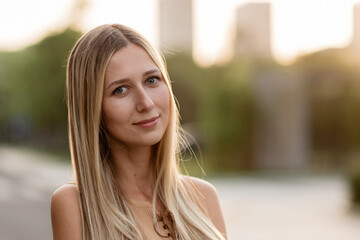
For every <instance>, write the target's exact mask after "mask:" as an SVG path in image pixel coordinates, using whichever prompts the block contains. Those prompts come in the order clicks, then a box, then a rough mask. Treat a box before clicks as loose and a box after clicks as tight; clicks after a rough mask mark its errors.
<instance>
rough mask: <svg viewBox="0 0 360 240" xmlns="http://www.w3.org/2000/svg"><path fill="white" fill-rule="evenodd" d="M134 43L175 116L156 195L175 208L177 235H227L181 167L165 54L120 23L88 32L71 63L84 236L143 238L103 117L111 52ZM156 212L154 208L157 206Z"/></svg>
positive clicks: (74, 155)
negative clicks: (156, 72)
mask: <svg viewBox="0 0 360 240" xmlns="http://www.w3.org/2000/svg"><path fill="white" fill-rule="evenodd" d="M129 43H133V44H136V45H138V46H140V47H142V48H143V49H144V50H146V51H147V52H148V54H149V55H150V57H151V58H152V59H153V61H154V62H155V64H156V65H157V66H158V68H159V69H160V71H161V73H162V76H163V78H164V79H165V82H166V84H167V86H168V88H169V92H170V96H171V98H170V99H171V100H170V101H171V103H170V120H169V125H168V127H167V129H166V131H165V134H164V136H163V138H162V140H161V141H160V142H159V143H158V144H157V145H156V147H154V148H155V153H156V157H155V167H154V171H155V172H154V174H155V176H156V182H155V191H154V197H153V199H154V200H153V206H154V205H155V198H156V197H159V198H160V200H161V201H162V202H163V204H164V205H165V207H166V208H167V209H168V210H169V211H170V212H172V214H173V217H174V220H175V222H176V226H177V230H178V233H177V234H178V239H184V240H193V239H224V238H223V237H222V235H221V233H220V232H219V231H218V230H217V229H216V228H215V227H214V226H213V224H212V223H211V221H210V220H209V219H208V218H207V217H206V216H205V214H203V212H202V211H201V210H200V208H199V207H198V205H197V204H196V201H195V200H194V194H191V192H189V190H187V189H189V186H186V185H188V184H187V183H186V181H184V180H183V177H182V175H181V173H180V171H179V168H178V150H179V138H180V134H179V131H180V126H179V114H178V110H177V107H176V104H175V99H174V96H173V94H172V90H171V83H170V80H169V76H168V73H167V69H166V66H165V62H164V59H163V57H162V55H161V54H160V53H159V52H158V51H157V50H155V49H154V48H153V47H152V46H151V44H150V43H149V42H148V41H146V39H145V38H144V37H142V36H141V35H140V34H139V33H137V32H136V31H134V30H133V29H130V28H128V27H126V26H123V25H119V24H112V25H102V26H99V27H97V28H95V29H93V30H91V31H90V32H88V33H86V34H85V35H83V36H82V37H81V38H80V39H79V40H78V41H77V43H76V44H75V46H74V48H73V49H72V51H71V53H70V56H69V59H68V65H67V85H66V86H67V104H68V124H69V141H70V151H71V159H72V164H73V168H74V171H75V178H76V184H77V187H78V191H79V202H80V211H81V218H82V235H83V239H84V240H103V239H109V240H119V239H131V240H141V239H143V236H142V233H141V232H140V229H139V227H138V225H137V223H136V220H135V219H134V216H133V214H132V212H131V208H130V207H129V205H128V203H127V201H126V198H125V197H124V194H123V193H122V192H121V190H120V189H119V188H118V187H117V186H116V184H115V180H114V173H113V172H112V170H111V169H112V164H113V163H112V161H111V158H110V157H109V155H108V153H109V145H108V142H107V140H106V139H107V138H106V130H105V127H104V124H103V121H102V109H101V105H102V97H103V85H104V77H105V71H106V68H107V65H108V63H109V60H110V59H111V57H112V55H113V54H114V53H115V52H116V51H117V50H119V49H120V48H123V47H126V46H127V45H128V44H129ZM153 211H154V212H155V210H153Z"/></svg>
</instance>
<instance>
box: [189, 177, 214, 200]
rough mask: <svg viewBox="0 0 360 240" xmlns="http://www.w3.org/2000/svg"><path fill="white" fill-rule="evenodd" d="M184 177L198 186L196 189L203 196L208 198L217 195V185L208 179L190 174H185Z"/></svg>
mask: <svg viewBox="0 0 360 240" xmlns="http://www.w3.org/2000/svg"><path fill="white" fill-rule="evenodd" d="M183 178H184V180H185V181H187V182H188V183H190V184H192V185H193V186H194V187H196V189H197V190H198V191H199V193H200V194H201V195H202V196H203V198H205V199H207V198H209V197H214V196H217V191H216V189H215V187H214V186H213V185H212V184H211V183H209V182H208V181H205V180H203V179H200V178H196V177H190V176H183Z"/></svg>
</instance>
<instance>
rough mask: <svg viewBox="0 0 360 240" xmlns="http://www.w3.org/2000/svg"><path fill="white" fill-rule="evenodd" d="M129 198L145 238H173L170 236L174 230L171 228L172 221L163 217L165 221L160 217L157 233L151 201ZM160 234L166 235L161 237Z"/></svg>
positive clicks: (156, 239) (162, 239)
mask: <svg viewBox="0 0 360 240" xmlns="http://www.w3.org/2000/svg"><path fill="white" fill-rule="evenodd" d="M129 200H130V201H129V203H130V206H131V209H132V211H133V214H134V215H135V219H136V220H137V223H138V225H139V227H140V229H141V232H142V233H143V237H144V240H164V239H171V237H169V236H170V234H171V233H172V231H171V230H169V227H170V225H171V223H170V222H169V221H168V220H167V219H163V221H161V220H160V219H158V221H157V223H158V226H157V227H156V230H157V232H158V233H156V231H155V226H154V220H153V213H152V204H151V203H150V202H146V201H140V200H136V199H129ZM157 214H159V213H157ZM159 215H161V214H159ZM159 234H161V235H162V236H164V237H161V236H160V235H159ZM168 234H169V235H168ZM174 239H175V238H174Z"/></svg>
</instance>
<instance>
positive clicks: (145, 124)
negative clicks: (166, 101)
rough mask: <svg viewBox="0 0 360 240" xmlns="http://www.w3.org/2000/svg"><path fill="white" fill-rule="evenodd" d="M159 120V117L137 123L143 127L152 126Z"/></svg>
mask: <svg viewBox="0 0 360 240" xmlns="http://www.w3.org/2000/svg"><path fill="white" fill-rule="evenodd" d="M158 121H159V118H156V119H154V120H153V121H151V122H147V123H141V124H136V126H139V127H143V128H152V127H154V126H155V125H156V124H157V123H158Z"/></svg>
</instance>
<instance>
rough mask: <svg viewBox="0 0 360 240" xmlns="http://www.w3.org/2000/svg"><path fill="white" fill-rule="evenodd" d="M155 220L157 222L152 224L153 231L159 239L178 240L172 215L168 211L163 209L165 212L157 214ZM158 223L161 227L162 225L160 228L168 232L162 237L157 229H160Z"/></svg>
mask: <svg viewBox="0 0 360 240" xmlns="http://www.w3.org/2000/svg"><path fill="white" fill-rule="evenodd" d="M156 220H157V222H156V223H155V224H154V229H155V232H156V233H157V234H158V235H159V236H160V237H162V238H171V239H172V240H177V239H178V238H177V228H176V223H175V219H174V215H173V214H172V213H171V212H170V211H169V210H167V209H165V211H163V213H162V214H157V215H156ZM158 223H162V225H163V226H162V228H163V229H164V230H166V231H167V232H168V233H167V235H162V234H161V233H160V232H159V229H158V228H159V227H160V224H158Z"/></svg>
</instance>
